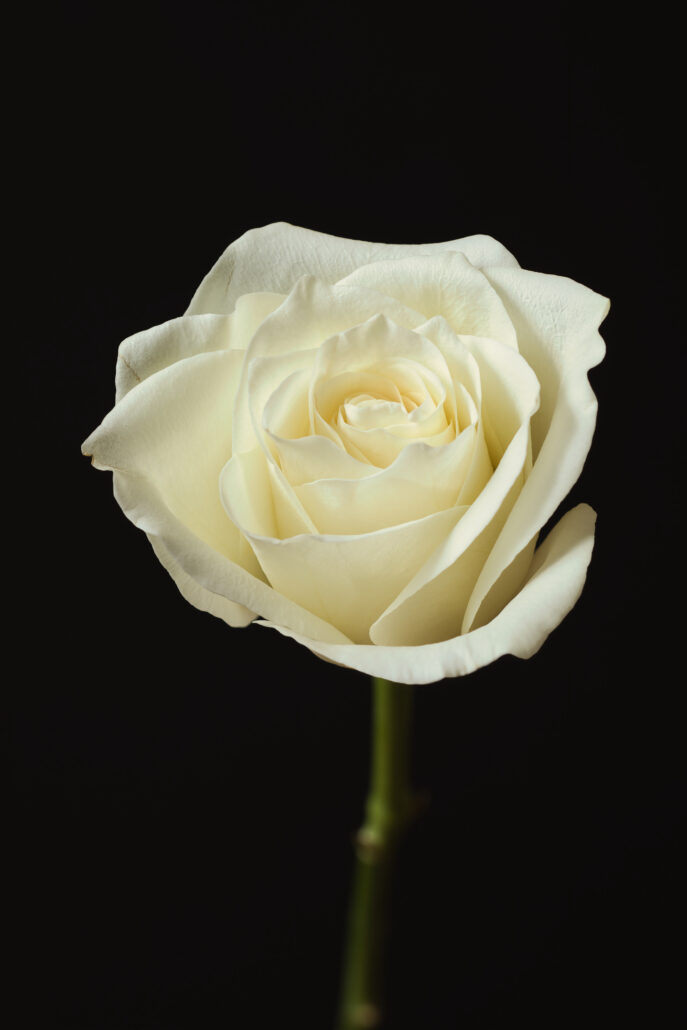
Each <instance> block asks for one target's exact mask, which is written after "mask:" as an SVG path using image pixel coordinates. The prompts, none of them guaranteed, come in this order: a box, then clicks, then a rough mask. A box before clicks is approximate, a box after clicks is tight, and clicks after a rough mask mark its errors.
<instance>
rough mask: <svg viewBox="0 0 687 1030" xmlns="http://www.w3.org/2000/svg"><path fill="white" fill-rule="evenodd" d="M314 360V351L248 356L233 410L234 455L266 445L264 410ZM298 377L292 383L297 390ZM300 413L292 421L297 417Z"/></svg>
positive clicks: (305, 404) (305, 411)
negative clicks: (276, 394)
mask: <svg viewBox="0 0 687 1030" xmlns="http://www.w3.org/2000/svg"><path fill="white" fill-rule="evenodd" d="M313 361H314V354H313V352H312V351H311V350H300V351H291V352H290V353H288V354H278V355H276V356H274V357H259V358H255V357H252V356H251V353H250V352H249V353H248V355H247V356H246V363H245V366H244V369H243V374H242V376H241V381H240V383H239V386H238V389H237V391H236V399H235V403H234V411H233V434H234V435H233V439H234V443H233V449H234V453H235V454H238V453H242V452H244V451H252V450H253V449H254V448H255V447H256V446H258V445H260V446H267V445H266V443H265V441H264V432H263V418H264V412H265V407H266V405H267V403H268V402H269V400H270V398H271V397H272V395H273V394H274V393H275V391H277V390H278V389H279V387H281V386H282V384H284V383H285V382H286V381H287V380H290V379H291V377H292V376H295V374H296V373H298V372H302V371H309V370H310V368H311V367H312V364H313ZM299 382H300V379H299V378H294V379H292V380H291V383H292V385H293V386H295V387H296V388H297V386H298V383H299ZM301 414H302V416H303V418H304V419H305V420H306V421H305V423H304V425H306V426H307V417H308V395H307V393H306V395H305V399H304V401H303V407H302V411H301ZM297 417H298V415H297V413H294V414H293V418H297Z"/></svg>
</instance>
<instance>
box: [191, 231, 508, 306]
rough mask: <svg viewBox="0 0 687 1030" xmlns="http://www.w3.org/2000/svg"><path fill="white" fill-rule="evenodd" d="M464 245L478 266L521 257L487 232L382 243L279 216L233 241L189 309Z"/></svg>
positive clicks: (331, 279) (461, 248)
mask: <svg viewBox="0 0 687 1030" xmlns="http://www.w3.org/2000/svg"><path fill="white" fill-rule="evenodd" d="M446 250H449V251H451V250H455V251H461V252H462V253H464V254H465V255H466V256H467V257H468V259H469V260H470V261H471V262H472V263H473V264H474V265H476V266H477V267H480V268H481V267H483V266H487V265H488V266H495V265H509V266H512V267H517V261H516V260H515V258H514V257H513V255H512V254H510V253H509V252H508V251H507V250H506V248H505V247H503V246H502V245H501V244H500V243H498V242H497V241H496V240H494V239H492V238H491V237H489V236H468V237H465V238H463V239H458V240H450V241H448V242H446V243H426V244H419V245H415V244H384V243H367V242H364V241H361V240H346V239H342V238H340V237H338V236H329V235H327V234H326V233H319V232H313V231H312V230H310V229H302V228H300V227H299V226H296V225H289V224H288V223H286V222H275V223H273V224H272V225H265V226H262V227H261V228H259V229H251V230H250V231H249V232H247V233H245V234H244V235H243V236H241V237H240V238H239V239H238V240H236V241H235V242H234V243H232V244H231V245H230V246H229V247H228V248H227V250H225V252H224V254H222V256H221V257H220V258H219V260H218V261H217V263H216V264H215V265H214V267H213V268H212V269H211V270H210V272H209V273H208V275H207V276H206V277H205V279H204V280H203V282H202V283H201V285H200V286H199V288H198V290H197V291H196V293H195V295H194V297H193V299H192V301H191V304H190V305H189V308H188V312H187V314H200V313H205V312H210V313H218V314H225V313H228V312H230V311H231V310H232V309H233V306H234V304H235V303H236V299H237V298H238V297H240V296H242V295H243V294H244V293H252V292H254V291H256V290H260V291H262V290H268V291H272V292H277V293H288V291H289V290H290V289H291V287H292V286H293V284H294V283H295V282H296V280H297V279H299V278H300V277H301V276H302V275H315V276H317V277H318V278H319V279H322V280H323V281H324V282H327V283H335V282H337V281H338V280H339V279H341V278H342V277H343V276H346V275H349V274H350V273H351V272H353V271H354V270H355V269H356V268H360V267H361V266H362V265H366V264H369V263H370V262H371V261H378V260H387V259H393V258H403V257H412V256H413V255H414V254H418V253H420V254H434V253H440V252H442V251H446Z"/></svg>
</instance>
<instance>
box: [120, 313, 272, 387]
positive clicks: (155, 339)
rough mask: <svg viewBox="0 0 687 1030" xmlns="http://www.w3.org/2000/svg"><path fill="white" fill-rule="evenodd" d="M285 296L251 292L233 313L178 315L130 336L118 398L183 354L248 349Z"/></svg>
mask: <svg viewBox="0 0 687 1030" xmlns="http://www.w3.org/2000/svg"><path fill="white" fill-rule="evenodd" d="M283 299H284V298H283V297H282V296H281V295H280V294H275V293H251V294H248V295H247V296H245V297H240V298H239V300H238V302H237V304H236V310H235V311H234V312H233V313H232V314H231V315H191V316H186V317H183V318H174V319H172V320H171V321H169V322H164V323H163V324H162V325H157V326H153V328H152V329H146V330H145V331H144V332H141V333H136V334H135V335H134V336H129V337H128V338H127V339H126V340H123V341H122V343H120V345H119V353H118V355H117V371H116V374H115V383H116V397H115V401H116V402H117V403H118V402H119V401H120V400H121V399H122V398H123V397H125V396H126V394H127V393H128V392H129V390H132V389H133V388H134V386H137V385H138V384H139V383H140V382H142V381H143V380H144V379H147V378H148V377H149V376H151V375H154V374H155V372H160V371H161V370H162V369H163V368H167V367H168V366H169V365H173V364H174V363H175V362H176V361H181V360H183V358H190V357H193V356H194V355H196V354H207V353H208V352H210V351H215V350H229V349H231V350H245V349H246V347H247V346H248V344H249V343H250V341H251V337H252V336H253V333H254V332H255V330H256V329H257V328H258V326H259V325H260V324H261V322H263V321H264V319H265V318H267V316H268V315H269V314H271V313H272V312H273V311H274V309H275V308H277V307H278V306H279V305H280V304H281V302H282V300H283Z"/></svg>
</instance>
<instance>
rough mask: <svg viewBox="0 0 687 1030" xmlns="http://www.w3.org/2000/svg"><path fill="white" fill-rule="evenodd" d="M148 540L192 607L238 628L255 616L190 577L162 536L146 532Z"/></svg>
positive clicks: (240, 605)
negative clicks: (166, 545)
mask: <svg viewBox="0 0 687 1030" xmlns="http://www.w3.org/2000/svg"><path fill="white" fill-rule="evenodd" d="M148 540H149V541H150V543H151V544H152V547H153V550H154V551H155V554H156V556H157V558H158V560H159V561H160V563H161V564H162V565H163V566H164V567H165V569H167V572H168V573H169V574H170V576H171V577H172V579H173V580H174V582H175V583H176V585H177V587H178V589H179V592H180V594H181V596H182V597H183V598H185V600H187V601H188V603H189V604H192V605H193V607H194V608H199V609H200V610H201V611H202V612H209V613H210V615H214V616H215V617H216V618H218V619H223V620H224V622H226V623H227V624H228V625H229V626H234V627H236V628H240V627H243V626H247V625H248V624H249V623H251V622H252V621H253V619H254V618H255V612H251V611H249V610H248V608H244V607H243V605H242V604H236V602H235V601H229V600H228V599H227V598H226V597H222V596H221V595H220V594H213V593H211V592H210V591H209V590H206V589H205V587H202V586H201V585H200V583H197V582H196V581H195V580H194V579H191V577H190V576H188V575H187V574H186V573H185V572H184V570H183V569H182V567H181V565H180V564H179V562H178V561H177V560H176V559H175V558H174V557H173V556H172V553H171V552H170V551H169V550H168V549H167V548H166V547H165V545H164V543H163V542H162V538H161V537H159V536H153V535H152V534H148Z"/></svg>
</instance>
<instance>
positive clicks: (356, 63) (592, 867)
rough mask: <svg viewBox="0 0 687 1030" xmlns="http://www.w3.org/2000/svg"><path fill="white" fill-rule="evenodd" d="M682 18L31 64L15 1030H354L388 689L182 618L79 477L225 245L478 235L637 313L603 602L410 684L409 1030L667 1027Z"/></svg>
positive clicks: (63, 57) (601, 502)
mask: <svg viewBox="0 0 687 1030" xmlns="http://www.w3.org/2000/svg"><path fill="white" fill-rule="evenodd" d="M666 11H667V8H666V7H664V6H662V5H661V4H658V5H652V6H651V8H650V10H648V11H645V13H644V14H643V17H642V19H641V20H640V19H638V18H636V17H635V16H633V15H631V14H629V13H628V11H627V9H623V10H622V11H621V10H620V9H617V8H615V7H614V9H613V10H612V11H611V10H610V8H605V9H604V7H603V5H596V7H594V8H592V7H585V5H583V4H555V3H554V4H512V5H508V6H506V5H502V6H494V5H485V6H483V7H479V8H476V7H475V5H462V6H461V5H454V6H452V7H451V8H450V9H448V8H443V7H440V6H437V5H431V4H430V5H427V4H423V5H413V6H412V7H411V8H408V9H405V10H404V9H402V8H401V7H396V6H391V5H389V6H388V7H386V8H383V7H382V6H379V7H376V8H375V9H374V12H373V11H372V9H369V10H366V11H356V10H351V9H349V8H348V7H346V6H337V7H335V8H332V7H329V6H325V5H322V6H321V7H320V8H319V9H318V10H317V11H314V12H313V11H306V10H305V9H304V8H301V7H296V6H295V5H288V4H282V5H280V6H279V8H278V9H272V8H271V7H269V6H266V5H261V4H257V5H254V6H252V7H251V8H250V9H248V8H247V7H246V6H245V5H244V6H241V7H233V6H232V5H226V4H219V3H218V4H204V5H196V4H193V5H192V4H188V5H186V6H179V5H178V6H174V5H169V4H143V5H140V6H138V7H136V8H128V7H127V6H126V5H125V4H117V5H114V6H112V7H111V8H110V7H108V6H107V5H85V4H84V5H81V4H67V5H62V7H61V9H60V11H59V13H57V14H56V13H53V14H52V16H51V18H50V21H48V20H47V19H46V18H44V19H42V21H41V34H40V41H39V43H36V46H40V53H39V57H38V58H37V56H36V53H35V52H32V47H31V43H30V42H29V43H27V42H26V40H27V39H28V40H29V41H30V40H31V39H32V38H33V37H32V36H31V35H30V30H29V35H28V36H26V37H24V46H25V47H26V48H27V50H26V52H27V54H29V55H30V56H31V62H30V64H29V67H28V69H25V77H24V78H23V79H21V80H20V85H21V83H22V82H23V83H24V85H26V83H28V81H29V80H30V79H31V80H32V81H33V83H34V85H35V83H36V81H37V82H38V93H39V95H38V96H37V98H36V99H35V102H34V106H33V107H31V108H30V111H29V119H28V125H29V127H28V128H26V126H25V131H26V139H27V140H28V141H29V143H30V144H31V150H30V153H31V154H32V155H34V156H32V157H31V158H30V159H29V160H28V161H27V162H26V174H25V178H26V183H25V184H26V185H28V187H29V193H30V195H31V197H32V210H35V209H36V208H37V209H38V211H39V220H38V223H39V224H38V227H37V228H36V231H35V233H33V232H32V233H31V234H30V235H31V239H30V240H29V246H30V250H31V256H30V257H29V258H28V259H27V260H28V261H29V264H28V265H27V268H28V271H29V278H32V280H33V279H35V280H36V281H38V282H39V289H38V291H37V293H35V294H34V299H33V304H34V308H33V309H30V310H32V311H33V312H34V314H35V317H32V318H31V319H30V322H29V324H30V325H31V326H32V328H31V330H30V335H29V339H25V347H24V350H25V353H26V356H27V358H28V380H27V381H28V382H29V383H30V384H31V385H32V388H33V390H32V392H30V393H29V398H31V402H30V403H32V404H33V403H35V404H36V406H37V410H38V411H40V413H41V415H40V418H39V419H34V421H35V422H36V423H37V427H38V433H37V439H36V441H35V443H33V444H32V443H31V441H29V444H30V447H29V452H30V454H31V461H30V463H29V477H30V480H31V487H30V488H28V487H27V488H26V489H30V491H34V493H33V494H31V493H30V496H31V501H30V503H29V504H28V505H27V510H25V511H23V510H22V512H21V515H20V518H21V522H22V525H23V526H24V527H25V528H26V529H27V531H28V544H29V547H28V549H27V553H28V554H29V555H31V556H32V558H31V562H30V565H29V576H28V583H25V582H24V586H25V587H26V588H27V589H26V595H25V598H24V600H23V602H22V611H23V613H24V614H25V616H26V623H27V625H28V627H29V628H28V630H27V634H26V637H25V638H22V643H21V655H22V660H21V662H20V672H19V675H17V676H13V677H12V678H13V690H12V700H13V720H12V739H11V744H12V748H11V753H12V776H13V784H14V794H15V798H16V800H17V809H18V818H19V823H18V829H17V832H16V833H13V834H12V838H11V839H12V840H13V841H14V842H16V848H17V852H18V859H19V863H18V872H17V876H16V879H15V880H13V881H12V883H11V894H12V897H13V898H16V900H17V901H18V903H19V908H20V913H21V919H20V922H19V929H18V931H17V934H16V938H15V940H14V942H13V944H14V947H13V950H14V952H15V954H16V956H17V957H18V960H19V966H20V971H21V972H22V973H23V974H28V975H27V976H26V981H25V982H26V986H25V987H24V990H23V994H22V1013H23V1016H22V1018H21V1020H20V1021H19V1022H17V1021H16V1020H15V1022H14V1023H13V1025H20V1023H21V1025H27V1026H34V1025H36V1026H37V1025H40V1026H41V1027H43V1028H44V1030H52V1028H65V1030H82V1028H84V1030H85V1028H88V1030H91V1028H103V1030H105V1028H117V1030H120V1028H125V1027H126V1028H129V1027H136V1028H151V1030H152V1028H170V1030H176V1028H180V1030H181V1028H184V1030H186V1028H194V1030H195V1028H198V1027H208V1028H211V1027H226V1026H230V1027H233V1026H236V1027H246V1028H249V1027H258V1028H263V1027H276V1026H282V1025H286V1024H287V1023H290V1022H293V1023H294V1024H295V1025H297V1026H299V1027H302V1028H311V1027H312V1028H317V1030H326V1028H328V1027H330V1026H331V1025H332V1022H333V1015H334V1010H335V1001H336V993H337V983H338V972H339V963H340V951H341V941H342V935H343V924H344V916H345V908H346V900H347V895H348V889H349V881H350V874H351V868H352V849H351V835H352V832H353V831H354V829H355V827H356V825H357V824H358V823H359V821H360V817H361V812H362V803H363V798H364V794H365V789H366V781H367V772H368V770H367V762H368V751H367V749H368V722H369V700H370V697H369V684H368V681H367V679H366V677H364V676H362V675H360V674H358V673H355V672H352V671H349V670H344V669H340V668H337V667H334V666H332V665H328V664H325V663H323V662H321V661H320V660H318V659H317V658H315V657H314V656H313V655H311V654H310V653H309V652H307V651H306V650H304V649H302V648H300V647H299V646H297V645H296V644H294V643H293V642H291V641H287V640H285V639H282V638H281V637H279V636H278V635H277V634H276V633H272V632H270V631H267V630H264V629H261V628H260V627H251V628H249V629H246V630H242V631H239V630H229V629H228V628H227V627H226V626H224V624H223V623H221V622H219V621H218V620H215V619H213V618H212V617H211V616H209V615H206V614H203V613H200V612H198V611H196V610H195V609H193V608H191V607H190V606H189V605H188V604H187V603H186V602H185V601H183V599H182V598H181V597H180V595H179V594H178V592H177V590H176V587H175V586H174V584H173V582H172V580H171V579H170V578H169V577H168V576H167V574H166V573H165V572H164V571H163V570H162V568H161V567H160V566H159V565H158V563H157V561H156V559H155V557H154V555H153V554H152V551H151V550H150V547H149V545H148V543H147V541H146V539H145V537H144V536H143V534H141V533H140V532H139V531H138V530H136V529H135V528H134V527H133V526H132V525H131V524H130V523H129V522H127V520H126V519H125V518H124V516H123V515H122V513H121V512H120V510H119V508H118V507H117V505H116V504H115V502H114V501H113V499H112V495H111V479H110V477H109V476H108V475H105V474H101V473H96V472H94V471H93V470H92V469H91V468H90V465H89V462H88V461H87V460H86V459H84V458H82V457H81V456H80V453H79V446H80V443H81V441H82V440H83V439H84V438H85V437H86V436H87V435H88V433H89V432H90V431H91V430H92V429H93V428H94V427H95V426H96V425H97V424H98V422H99V421H100V420H101V418H102V417H103V416H104V414H105V413H106V412H107V411H108V410H109V408H110V407H111V406H112V403H113V375H114V364H115V356H116V348H117V345H118V343H119V341H120V340H121V339H123V338H124V337H125V336H127V335H129V334H131V333H133V332H136V331H138V330H140V329H143V328H146V327H148V326H150V325H153V324H156V323H159V322H162V321H165V320H166V319H168V318H170V317H173V316H176V315H178V314H181V313H183V311H184V309H185V308H186V306H187V304H188V301H189V299H190V297H191V295H192V293H193V291H194V289H195V287H196V285H197V284H198V282H199V281H200V279H201V278H202V276H203V275H204V274H205V272H206V271H207V270H208V269H209V268H210V266H211V265H212V264H213V262H214V261H215V259H216V258H217V257H218V256H219V254H220V253H221V252H222V250H223V249H224V248H225V247H226V246H227V245H228V244H229V243H230V242H231V241H232V240H233V239H235V238H236V237H238V236H239V235H240V234H241V233H242V232H244V231H245V230H246V229H249V228H252V227H254V226H258V225H263V224H266V223H269V222H271V221H276V220H286V221H290V222H293V223H295V224H298V225H304V226H307V227H310V228H314V229H319V230H322V231H325V232H330V233H333V234H335V235H339V236H344V237H349V238H359V239H371V240H380V241H384V242H406V243H420V242H429V241H435V240H445V239H453V238H456V237H460V236H464V235H469V234H472V233H488V234H490V235H493V236H495V237H496V238H497V239H499V240H500V241H501V242H503V243H504V244H505V245H506V246H507V247H508V248H509V249H511V250H512V251H513V253H514V254H515V255H516V257H517V258H518V260H519V261H520V263H521V265H523V267H526V268H533V269H536V270H538V271H544V272H553V273H557V274H561V275H568V276H570V277H572V278H574V279H578V280H579V281H581V282H584V283H585V284H586V285H589V286H591V287H592V288H594V289H595V290H597V291H598V292H600V293H603V294H605V295H606V296H608V297H610V298H611V301H612V310H611V314H610V316H609V317H608V319H607V321H606V323H605V325H604V328H603V335H604V337H605V339H606V341H607V346H608V354H607V357H606V360H605V361H604V363H603V365H601V366H600V367H599V368H597V369H596V370H595V371H594V372H593V373H592V374H591V379H592V383H593V386H594V389H595V391H596V393H597V395H598V397H599V404H600V408H599V420H598V427H597V436H596V438H595V442H594V446H593V449H592V452H591V454H590V457H589V459H588V462H587V465H586V467H585V471H584V473H583V476H582V478H581V480H580V482H579V483H578V485H577V486H576V487H575V489H574V491H573V493H572V495H571V497H570V498H569V501H568V502H567V503H566V507H569V506H572V504H573V503H576V502H577V501H580V500H586V501H588V502H589V503H591V504H592V506H593V507H594V508H595V509H597V511H598V512H599V521H598V526H597V542H596V549H595V554H594V558H593V562H592V565H591V568H590V572H589V576H588V580H587V585H586V587H585V591H584V593H583V596H582V598H581V600H580V601H579V603H578V605H577V607H576V608H575V610H574V611H573V612H572V613H571V615H570V616H569V617H568V618H567V619H566V620H565V622H564V623H563V624H562V625H561V626H560V627H559V629H557V630H556V631H555V632H554V634H553V635H552V637H551V638H550V639H549V640H548V642H547V643H546V644H545V645H544V647H543V648H542V650H541V651H540V653H539V654H538V655H537V656H535V657H534V658H532V659H530V660H529V661H528V662H521V661H518V660H516V659H514V658H504V659H501V660H500V661H499V662H497V663H496V664H495V665H493V666H490V667H488V668H486V669H483V670H481V671H479V672H477V673H475V674H473V675H472V676H469V677H467V678H465V679H463V680H452V681H445V682H443V683H441V684H435V685H431V686H427V687H421V688H418V689H417V703H416V725H415V754H414V778H415V782H416V784H417V785H418V787H420V788H422V789H424V790H426V791H427V792H428V793H429V794H430V795H431V804H430V806H429V808H428V809H427V811H426V813H425V815H424V816H423V818H422V819H421V820H420V822H419V823H418V825H417V827H416V830H415V832H414V833H413V834H412V836H411V837H410V838H409V840H408V842H407V846H406V849H405V851H404V854H403V856H402V859H401V862H400V865H399V870H398V877H397V883H396V898H395V907H394V926H393V934H392V942H391V946H390V953H389V984H390V1009H389V1012H390V1017H389V1024H388V1025H389V1026H390V1027H391V1028H392V1030H393V1028H406V1027H407V1028H417V1030H421V1028H425V1027H428V1028H429V1027H431V1028H434V1030H444V1028H453V1027H461V1028H465V1030H469V1028H477V1027H480V1028H481V1027H485V1028H486V1027H494V1026H496V1027H498V1026H510V1025H513V1024H514V1023H515V1022H516V1021H520V1020H526V1022H527V1023H528V1025H529V1026H531V1027H547V1028H548V1027H552V1026H553V1027H568V1026H571V1027H572V1026H575V1027H577V1026H581V1025H584V1026H602V1025H603V1026H609V1025H612V1026H614V1025H620V1024H621V1022H623V1021H624V1020H625V1019H627V1018H629V1017H630V1016H635V1017H638V1018H639V1021H640V1022H641V1023H643V1024H644V1025H653V1026H660V1027H667V1026H671V1025H673V1021H674V1020H676V1019H677V1015H678V1011H679V1006H680V999H681V983H680V980H681V977H682V975H683V971H682V969H681V967H680V965H679V962H678V956H677V952H676V951H675V950H674V946H673V942H672V939H671V936H672V934H673V932H674V931H675V930H676V929H677V930H679V929H680V927H681V926H683V925H684V923H683V916H681V915H680V914H679V912H678V909H677V902H678V861H677V849H676V845H675V835H676V832H677V826H678V819H679V817H680V816H681V797H682V791H681V784H680V783H679V772H680V768H681V764H682V763H681V758H682V756H681V751H682V749H683V743H682V740H683V735H682V730H681V728H680V727H681V722H680V721H679V719H678V704H677V701H678V699H679V697H680V694H681V693H682V690H683V688H684V683H683V681H684V674H683V673H682V671H681V666H680V665H673V664H672V663H673V661H675V654H677V650H676V651H675V652H674V654H673V655H672V656H671V649H672V647H671V645H672V642H673V641H674V640H675V639H678V640H679V639H680V632H681V630H680V625H679V624H680V623H681V621H682V613H683V610H684V590H683V587H682V582H683V580H682V578H681V575H680V573H679V572H678V564H679V561H680V560H681V558H682V551H683V539H684V537H683V532H682V531H681V530H680V531H678V529H679V527H678V518H679V516H680V508H679V505H678V493H677V484H678V483H680V481H681V479H682V477H683V469H684V457H683V454H682V449H681V434H682V418H683V413H684V401H680V397H681V396H682V397H683V396H684V382H683V379H682V376H683V375H684V358H683V349H684V335H683V334H682V331H681V324H682V325H684V319H682V322H681V319H680V315H679V312H678V282H679V281H680V279H681V276H682V269H680V268H679V264H678V250H679V241H678V239H677V235H678V234H677V229H676V224H675V223H676V222H677V219H678V215H679V212H680V207H679V199H678V197H679V188H680V183H681V178H682V174H683V169H682V168H681V166H680V162H679V159H678V153H677V149H676V147H675V145H674V140H675V139H676V137H678V136H679V132H678V131H677V127H678V124H679V120H680V117H681V116H680V113H679V112H680V111H681V109H682V104H681V101H680V95H679V90H680V88H681V76H680V75H679V74H678V68H677V47H676V46H674V45H673V42H672V41H673V39H674V38H675V34H676V28H675V26H674V25H672V24H671V22H670V18H669V17H668V15H667V14H666ZM30 73H31V74H30ZM27 146H28V144H27ZM36 199H37V203H36ZM25 332H26V330H25V329H24V333H25ZM29 421H31V420H29ZM682 438H683V437H682ZM25 577H26V567H24V576H23V579H22V582H23V581H24V579H25ZM676 588H677V592H676Z"/></svg>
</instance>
